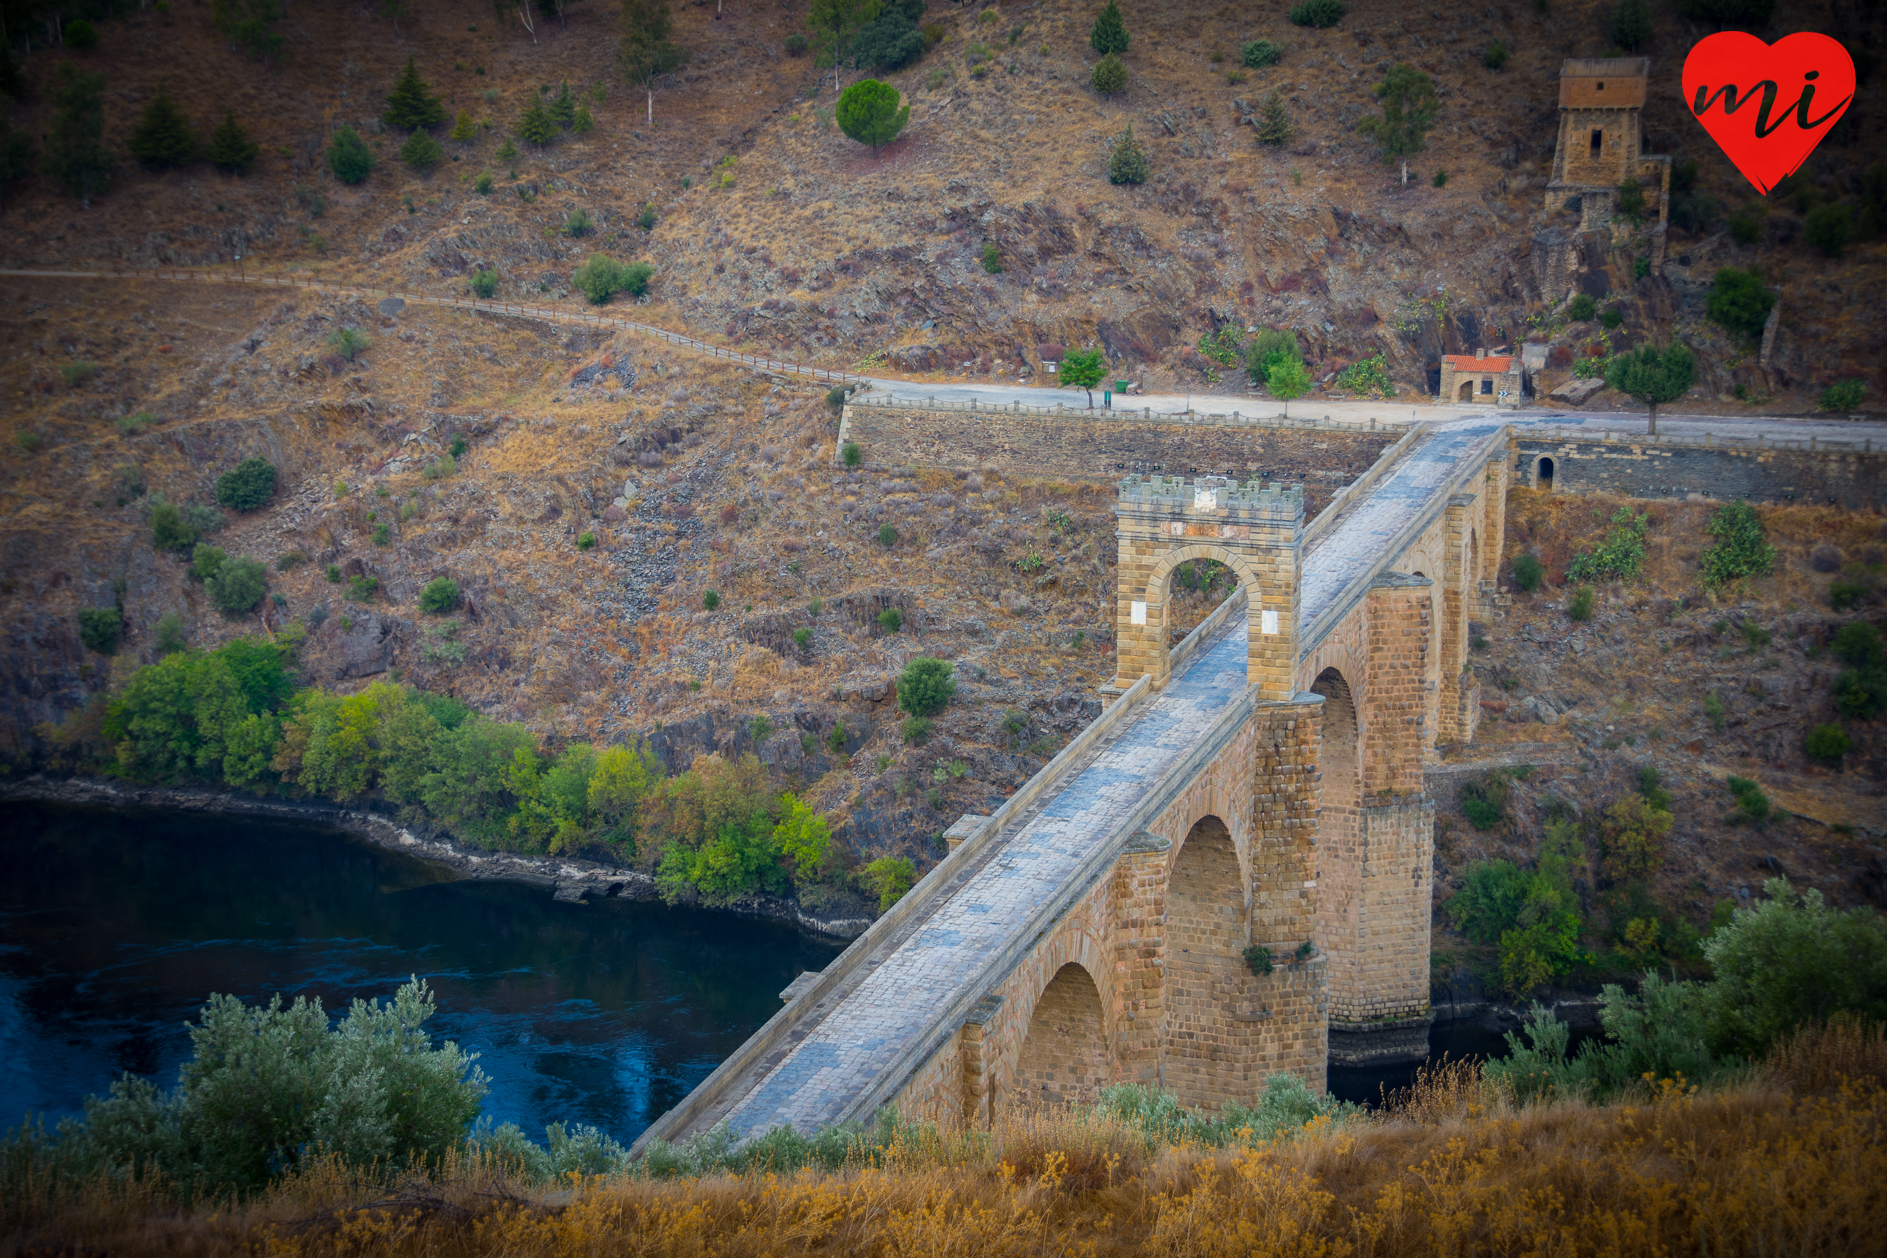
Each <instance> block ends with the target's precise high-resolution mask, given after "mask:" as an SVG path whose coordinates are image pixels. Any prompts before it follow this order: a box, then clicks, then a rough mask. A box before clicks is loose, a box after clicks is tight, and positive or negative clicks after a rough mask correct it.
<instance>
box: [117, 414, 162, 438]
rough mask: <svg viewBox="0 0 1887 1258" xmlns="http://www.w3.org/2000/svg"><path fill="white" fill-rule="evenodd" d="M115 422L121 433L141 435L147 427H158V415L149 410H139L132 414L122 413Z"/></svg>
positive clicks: (132, 435)
mask: <svg viewBox="0 0 1887 1258" xmlns="http://www.w3.org/2000/svg"><path fill="white" fill-rule="evenodd" d="M113 423H114V425H115V426H116V427H117V429H118V432H119V435H121V436H125V437H136V436H139V435H141V434H142V433H143V432H144V430H145V429H147V428H154V427H156V426H157V416H155V415H153V414H151V413H150V412H149V411H138V412H136V413H135V414H131V415H121V416H119V417H118V418H117V419H116V420H115V421H113Z"/></svg>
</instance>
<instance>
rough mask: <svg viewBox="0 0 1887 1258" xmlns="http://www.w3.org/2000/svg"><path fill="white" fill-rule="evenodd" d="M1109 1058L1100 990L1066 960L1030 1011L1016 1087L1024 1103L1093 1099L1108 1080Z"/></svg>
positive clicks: (1053, 1103) (1080, 968)
mask: <svg viewBox="0 0 1887 1258" xmlns="http://www.w3.org/2000/svg"><path fill="white" fill-rule="evenodd" d="M1108 1057H1109V1054H1108V1050H1107V1021H1106V1018H1105V1016H1104V1015H1103V1013H1102V1009H1101V993H1100V989H1099V988H1097V987H1095V985H1094V978H1093V976H1092V975H1090V974H1089V973H1088V972H1087V970H1085V969H1083V968H1082V967H1081V966H1080V965H1077V964H1076V963H1074V962H1072V961H1070V962H1069V963H1068V964H1067V965H1064V966H1062V967H1061V969H1059V970H1057V971H1055V977H1054V978H1052V979H1050V980H1049V982H1048V986H1047V987H1045V988H1043V989H1042V998H1041V999H1040V1000H1038V1001H1036V1002H1035V1011H1034V1012H1033V1013H1032V1014H1030V1015H1029V1032H1028V1034H1027V1035H1026V1036H1025V1037H1024V1038H1023V1041H1022V1053H1021V1056H1020V1057H1019V1059H1018V1060H1017V1062H1016V1087H1017V1089H1018V1090H1019V1091H1020V1092H1021V1093H1022V1097H1023V1100H1024V1101H1025V1102H1026V1103H1034V1104H1039V1105H1057V1104H1063V1103H1066V1102H1069V1101H1089V1102H1091V1101H1093V1100H1094V1099H1095V1098H1096V1097H1097V1096H1099V1095H1100V1091H1101V1089H1102V1088H1104V1087H1106V1086H1107V1085H1108V1082H1109V1073H1110V1072H1109V1064H1108Z"/></svg>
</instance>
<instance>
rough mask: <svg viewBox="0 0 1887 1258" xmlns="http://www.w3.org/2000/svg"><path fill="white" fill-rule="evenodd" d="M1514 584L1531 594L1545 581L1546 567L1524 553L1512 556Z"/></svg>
mask: <svg viewBox="0 0 1887 1258" xmlns="http://www.w3.org/2000/svg"><path fill="white" fill-rule="evenodd" d="M1513 568H1514V584H1515V585H1517V586H1519V587H1520V588H1521V589H1523V590H1525V591H1527V593H1529V594H1531V593H1532V592H1533V591H1535V590H1537V589H1539V588H1540V582H1542V581H1544V580H1545V579H1546V565H1545V564H1543V563H1541V562H1540V561H1539V560H1538V559H1536V558H1534V557H1533V555H1531V554H1529V553H1528V552H1526V551H1522V552H1520V553H1519V554H1518V555H1515V556H1514V563H1513Z"/></svg>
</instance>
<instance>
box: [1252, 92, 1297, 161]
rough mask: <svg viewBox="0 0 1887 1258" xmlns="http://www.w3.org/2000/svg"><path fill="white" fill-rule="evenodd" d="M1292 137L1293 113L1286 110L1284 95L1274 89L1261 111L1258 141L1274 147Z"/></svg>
mask: <svg viewBox="0 0 1887 1258" xmlns="http://www.w3.org/2000/svg"><path fill="white" fill-rule="evenodd" d="M1290 138H1291V115H1290V114H1289V113H1288V112H1286V111H1285V108H1284V97H1283V96H1282V95H1281V94H1279V93H1278V92H1277V91H1276V90H1273V91H1272V93H1271V96H1270V98H1269V99H1267V100H1266V101H1265V103H1264V105H1263V107H1262V109H1261V111H1260V115H1259V119H1258V142H1259V143H1260V144H1269V145H1271V146H1272V147H1273V148H1276V147H1277V146H1278V145H1280V144H1283V143H1284V142H1285V141H1287V140H1289V139H1290Z"/></svg>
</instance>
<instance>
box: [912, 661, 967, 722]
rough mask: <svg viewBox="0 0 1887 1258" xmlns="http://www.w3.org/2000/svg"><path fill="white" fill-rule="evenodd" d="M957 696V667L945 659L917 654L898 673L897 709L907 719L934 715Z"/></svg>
mask: <svg viewBox="0 0 1887 1258" xmlns="http://www.w3.org/2000/svg"><path fill="white" fill-rule="evenodd" d="M956 693H957V681H956V668H955V666H954V665H952V664H951V663H950V662H949V661H948V660H939V659H932V658H931V657H930V656H928V655H920V656H917V657H916V658H914V659H913V660H912V661H911V662H910V663H908V664H906V665H905V666H904V671H903V672H901V673H899V674H898V708H899V709H900V710H901V711H903V712H905V713H906V714H908V715H910V716H916V717H926V716H935V715H937V714H938V713H939V712H941V711H943V710H944V708H946V707H948V706H949V704H950V700H951V699H952V698H954V697H955V696H956Z"/></svg>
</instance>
